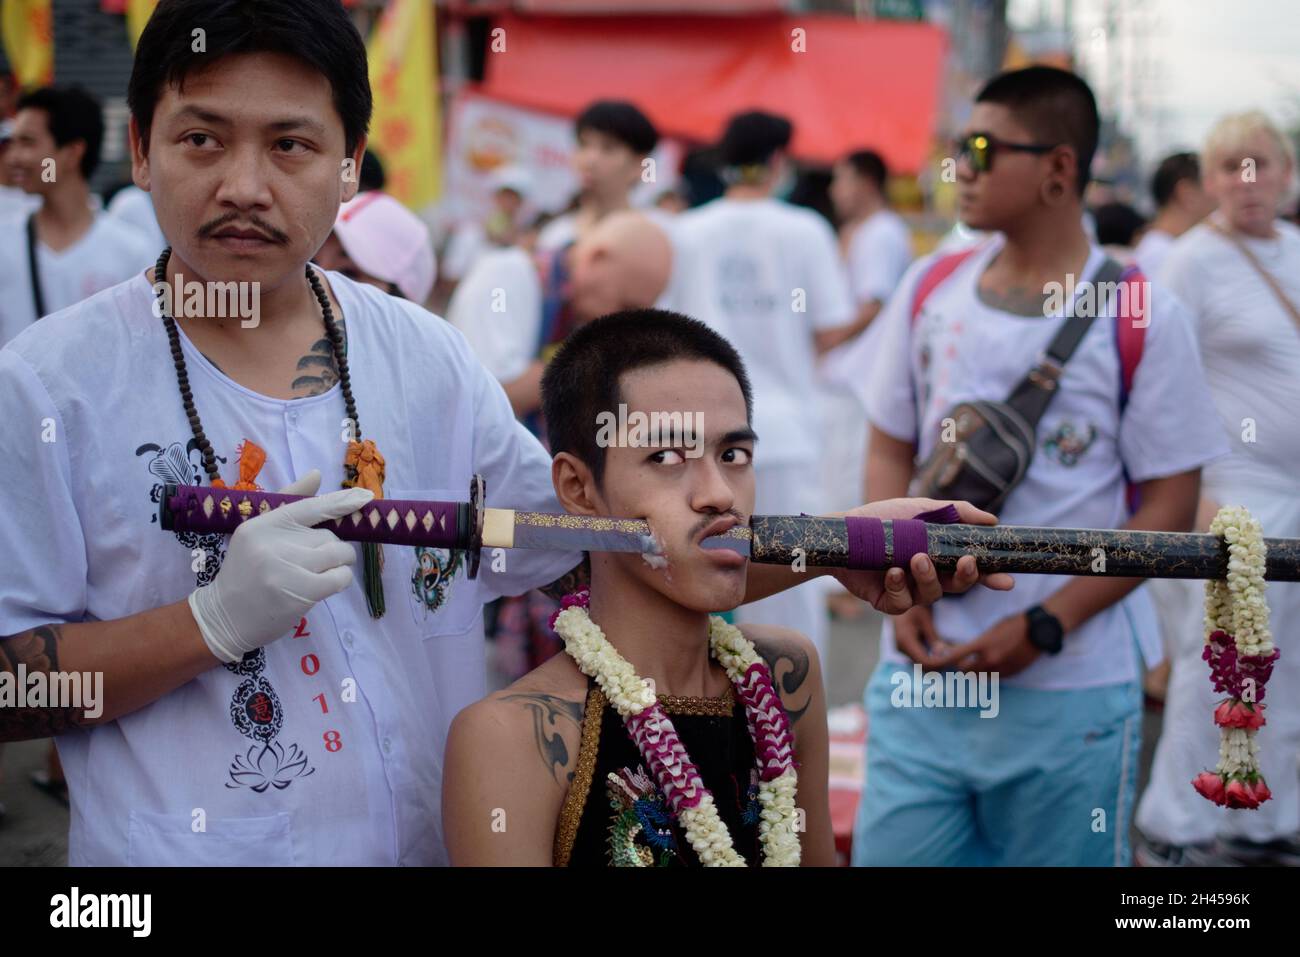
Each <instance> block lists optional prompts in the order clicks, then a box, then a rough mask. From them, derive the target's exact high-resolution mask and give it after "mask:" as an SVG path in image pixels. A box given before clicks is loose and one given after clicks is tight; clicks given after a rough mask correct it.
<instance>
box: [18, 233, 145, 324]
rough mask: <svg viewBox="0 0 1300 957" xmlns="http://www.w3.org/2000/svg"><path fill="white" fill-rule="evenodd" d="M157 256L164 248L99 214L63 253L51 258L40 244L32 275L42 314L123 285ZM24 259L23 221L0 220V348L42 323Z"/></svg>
mask: <svg viewBox="0 0 1300 957" xmlns="http://www.w3.org/2000/svg"><path fill="white" fill-rule="evenodd" d="M161 252H162V247H158V248H153V247H151V246H150V245H149V243H148V240H147V239H146V238H145V237H144V236H142V235H141V234H140V233H139V232H137V231H136V230H135V229H133V228H132V227H130V226H127V225H124V224H123V223H122V222H120V221H119V220H117V219H114V218H112V217H110V216H107V215H105V214H103V213H99V214H96V216H95V219H94V222H93V223H92V224H91V226H90V229H88V230H86V233H85V235H84V236H82V237H81V238H80V239H78V240H77V241H76V242H75V243H73V244H72V245H71V246H69V247H68V248H67V249H64V250H61V251H60V252H54V251H53V250H52V249H50V248H49V247H48V246H46V245H45V243H43V242H40V241H38V242H37V244H36V269H37V272H38V273H39V274H40V278H41V291H42V293H43V294H44V298H45V311H46V314H47V315H48V314H49V313H53V312H58V311H59V310H60V309H64V308H66V307H68V306H71V305H72V304H74V303H77V302H81V300H83V299H86V298H88V297H90V296H93V295H94V294H95V293H97V292H99V291H100V290H101V289H107V288H108V287H109V286H111V285H113V284H114V283H119V282H121V281H122V280H123V279H126V278H127V277H128V276H130V275H131V274H132V273H134V272H136V271H137V270H143V269H144V268H145V267H147V266H148V265H149V264H150V263H151V262H152V261H153V260H155V259H157V258H158V254H159V253H161ZM27 255H28V254H27V215H26V214H22V215H18V216H10V217H8V218H7V219H3V220H0V345H4V343H6V342H8V341H9V340H10V339H12V338H13V337H14V336H16V335H18V333H20V332H22V331H23V330H24V329H26V328H27V327H28V326H30V325H31V324H32V323H34V322H35V321H36V320H37V319H38V318H40V317H39V316H37V315H36V301H35V299H33V298H32V280H31V268H30V266H29V264H28V259H27Z"/></svg>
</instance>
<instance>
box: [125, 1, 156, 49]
mask: <svg viewBox="0 0 1300 957" xmlns="http://www.w3.org/2000/svg"><path fill="white" fill-rule="evenodd" d="M156 6H158V0H126V35H127V36H128V37H130V38H131V49H132V50H134V49H135V45H136V44H137V43H139V42H140V34H142V33H144V25H145V24H146V23H148V22H149V18H150V17H152V16H153V8H154V7H156Z"/></svg>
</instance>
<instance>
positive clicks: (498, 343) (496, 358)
mask: <svg viewBox="0 0 1300 957" xmlns="http://www.w3.org/2000/svg"><path fill="white" fill-rule="evenodd" d="M447 319H448V320H449V321H450V322H451V324H452V325H453V326H455V327H456V328H457V329H459V330H460V331H461V332H462V333H464V335H465V338H466V340H467V341H468V342H469V345H470V348H471V349H473V350H474V354H475V355H476V356H478V360H479V361H480V362H482V363H483V365H484V366H486V367H487V370H488V371H489V372H491V373H492V375H493V376H495V377H496V379H497V381H499V382H510V381H511V380H513V379H517V378H518V377H519V376H520V375H522V374H523V372H524V370H525V369H526V368H528V364H529V363H530V362H531V361H532V360H533V358H534V357H535V356H536V355H537V351H538V346H539V343H538V341H537V340H538V337H539V336H540V334H541V328H542V281H541V277H539V276H538V274H537V267H536V265H534V263H533V259H532V257H531V256H529V255H528V253H527V252H525V251H524V250H523V249H520V248H519V247H518V246H512V247H510V248H508V249H492V250H489V251H488V252H485V253H483V255H482V256H480V257H479V258H478V260H477V261H476V262H475V263H474V266H473V268H472V269H470V271H469V274H468V275H466V276H465V278H464V279H463V280H461V282H460V285H458V286H457V287H456V291H455V292H454V293H453V294H452V297H451V302H449V303H448V304H447Z"/></svg>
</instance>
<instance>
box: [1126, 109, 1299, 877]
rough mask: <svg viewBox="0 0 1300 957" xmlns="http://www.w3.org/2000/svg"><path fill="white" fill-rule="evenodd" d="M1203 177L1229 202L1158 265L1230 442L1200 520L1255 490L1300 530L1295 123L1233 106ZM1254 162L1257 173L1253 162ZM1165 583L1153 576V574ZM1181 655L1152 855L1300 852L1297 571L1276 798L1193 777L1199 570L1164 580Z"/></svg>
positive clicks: (1216, 133)
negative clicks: (1250, 798) (1286, 125)
mask: <svg viewBox="0 0 1300 957" xmlns="http://www.w3.org/2000/svg"><path fill="white" fill-rule="evenodd" d="M1202 156H1203V169H1202V177H1203V179H1204V181H1205V185H1206V189H1207V190H1208V192H1209V194H1210V196H1211V197H1212V198H1213V199H1214V200H1217V201H1218V204H1219V208H1218V211H1217V212H1215V213H1213V214H1212V215H1211V216H1210V217H1209V219H1207V220H1206V221H1204V222H1202V223H1201V224H1200V225H1197V226H1194V227H1192V228H1191V229H1189V230H1188V231H1187V232H1186V233H1185V234H1184V235H1183V236H1182V237H1181V238H1179V239H1178V240H1177V241H1175V242H1174V244H1173V247H1172V248H1171V249H1170V251H1169V255H1168V257H1167V258H1166V260H1165V263H1164V269H1163V271H1162V273H1161V278H1162V280H1163V281H1164V282H1165V283H1167V284H1168V286H1169V288H1170V289H1171V290H1173V292H1174V293H1175V294H1176V295H1177V296H1178V297H1179V298H1180V299H1181V300H1182V301H1183V302H1184V303H1185V304H1186V305H1187V307H1188V309H1189V310H1190V312H1191V315H1192V319H1193V321H1194V326H1195V329H1196V333H1197V336H1198V338H1199V341H1200V350H1201V360H1202V362H1203V363H1204V366H1205V374H1206V379H1207V381H1208V382H1209V386H1210V391H1211V393H1212V395H1213V397H1214V401H1215V405H1216V406H1217V408H1218V418H1219V419H1220V421H1221V422H1222V424H1223V428H1224V430H1225V432H1226V433H1227V435H1228V436H1229V437H1230V440H1231V449H1232V450H1231V453H1230V454H1229V455H1228V456H1227V457H1225V458H1223V459H1221V460H1219V461H1217V462H1214V463H1212V464H1210V465H1209V466H1207V467H1206V469H1205V473H1204V486H1203V489H1202V493H1201V494H1202V496H1203V502H1202V507H1201V509H1200V514H1199V519H1198V522H1199V530H1201V531H1206V530H1207V529H1208V527H1209V522H1210V519H1211V518H1212V517H1213V516H1214V513H1215V512H1216V511H1218V508H1219V506H1220V505H1244V506H1245V507H1246V508H1248V509H1249V510H1250V512H1251V514H1252V515H1254V516H1255V517H1256V518H1257V519H1259V521H1260V524H1261V525H1262V526H1263V528H1264V534H1265V535H1268V536H1270V537H1274V536H1276V537H1283V538H1286V537H1295V536H1300V501H1297V498H1296V475H1297V474H1300V430H1297V429H1296V426H1295V421H1294V415H1295V410H1296V409H1297V408H1300V230H1297V229H1296V227H1295V226H1293V225H1292V224H1290V223H1288V222H1285V221H1283V220H1280V219H1278V218H1276V217H1277V214H1278V211H1279V210H1280V209H1281V208H1282V205H1283V203H1284V202H1285V200H1286V197H1287V195H1288V193H1289V190H1290V187H1291V185H1292V183H1293V182H1294V176H1295V159H1294V156H1293V153H1292V148H1291V143H1290V140H1289V138H1288V137H1287V136H1286V135H1285V134H1283V133H1282V132H1281V131H1280V130H1278V129H1277V127H1276V126H1274V125H1273V124H1272V123H1271V122H1270V121H1269V120H1268V118H1267V117H1265V116H1264V115H1263V114H1261V113H1245V114H1239V115H1234V116H1229V117H1227V118H1225V119H1223V120H1221V121H1220V122H1219V123H1218V124H1217V125H1216V126H1215V127H1214V128H1213V130H1211V132H1210V134H1209V136H1208V138H1207V140H1206V144H1205V149H1204V152H1203V154H1202ZM1246 170H1249V171H1250V175H1243V173H1244V171H1246ZM1153 584H1156V583H1153ZM1159 584H1161V585H1162V586H1165V587H1166V589H1167V590H1168V591H1169V592H1172V593H1173V595H1174V597H1171V598H1170V599H1169V600H1168V601H1167V602H1166V603H1164V604H1165V606H1166V608H1167V609H1168V614H1169V617H1168V625H1169V630H1170V633H1171V635H1172V637H1173V646H1172V658H1173V669H1172V674H1171V675H1170V679H1169V690H1168V695H1167V697H1166V700H1165V711H1164V727H1163V731H1162V733H1161V736H1160V743H1159V745H1158V746H1157V748H1156V754H1155V761H1154V763H1153V765H1152V768H1151V781H1150V784H1149V785H1148V787H1147V790H1146V792H1145V793H1144V794H1143V796H1142V800H1141V803H1140V804H1139V805H1138V813H1137V825H1138V827H1139V828H1140V829H1141V831H1142V834H1143V835H1144V837H1145V838H1146V840H1147V843H1146V845H1145V846H1143V847H1140V848H1139V851H1138V860H1139V861H1140V862H1142V863H1146V864H1207V863H1214V864H1223V863H1251V864H1255V863H1275V864H1286V865H1290V866H1300V839H1298V838H1297V832H1300V781H1297V774H1298V773H1300V769H1298V768H1297V764H1296V762H1297V755H1300V643H1297V641H1296V640H1295V639H1296V628H1297V627H1300V585H1296V584H1291V583H1286V582H1272V583H1270V584H1269V586H1268V590H1267V592H1266V594H1265V597H1266V598H1267V599H1268V604H1269V615H1270V627H1271V630H1272V632H1273V636H1274V640H1275V641H1276V642H1277V646H1278V649H1279V651H1280V652H1281V655H1280V657H1279V658H1278V660H1277V664H1276V665H1275V667H1274V670H1273V676H1272V679H1271V680H1270V681H1269V684H1268V695H1267V698H1266V699H1265V701H1264V704H1265V707H1266V709H1267V721H1268V723H1267V724H1266V725H1265V726H1264V729H1263V731H1262V732H1261V735H1260V743H1261V745H1262V750H1263V756H1262V769H1263V771H1264V776H1265V777H1266V779H1267V780H1268V783H1269V787H1270V788H1271V789H1272V791H1273V799H1272V800H1270V801H1266V802H1265V803H1264V804H1262V805H1260V807H1259V808H1258V809H1256V810H1252V811H1248V812H1246V811H1231V810H1227V809H1225V808H1220V807H1216V806H1215V805H1213V804H1211V803H1210V802H1209V801H1207V800H1205V799H1204V798H1203V797H1201V796H1200V795H1199V794H1197V793H1196V792H1195V791H1194V790H1193V789H1192V786H1191V783H1190V782H1191V780H1192V778H1193V777H1195V776H1196V775H1197V774H1198V773H1200V772H1201V771H1205V770H1212V769H1213V768H1214V767H1215V765H1216V763H1217V762H1218V745H1219V732H1218V728H1217V727H1215V724H1214V722H1213V720H1212V718H1211V712H1212V710H1213V708H1214V706H1215V705H1216V704H1217V702H1218V701H1219V700H1220V698H1221V697H1222V696H1221V695H1218V694H1215V693H1214V690H1213V687H1212V686H1211V684H1210V680H1209V670H1208V668H1207V667H1206V665H1205V662H1204V661H1202V660H1201V649H1202V648H1203V646H1204V640H1205V633H1204V625H1203V623H1202V617H1203V614H1204V612H1203V606H1204V597H1203V595H1204V588H1203V583H1201V582H1175V581H1170V582H1161V583H1159Z"/></svg>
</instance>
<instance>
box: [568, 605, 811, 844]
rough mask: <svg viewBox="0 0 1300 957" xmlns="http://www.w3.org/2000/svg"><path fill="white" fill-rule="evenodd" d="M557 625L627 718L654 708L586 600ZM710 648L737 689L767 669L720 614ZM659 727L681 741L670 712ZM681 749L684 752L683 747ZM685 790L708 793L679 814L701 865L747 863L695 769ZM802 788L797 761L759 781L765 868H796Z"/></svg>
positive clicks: (650, 692) (752, 723)
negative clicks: (752, 673) (753, 671)
mask: <svg viewBox="0 0 1300 957" xmlns="http://www.w3.org/2000/svg"><path fill="white" fill-rule="evenodd" d="M554 628H555V631H556V633H557V634H558V635H559V636H560V637H561V638H563V639H564V647H565V650H566V651H567V652H568V653H569V654H570V655H571V656H572V657H573V660H574V661H575V662H577V665H578V668H579V669H580V670H581V671H582V673H583V674H585V675H587V676H588V677H591V678H594V679H595V680H596V683H597V684H598V685H599V686H600V690H601V691H602V692H604V695H605V697H606V698H607V699H609V701H610V703H611V704H612V705H613V706H614V708H615V710H617V711H618V713H619V714H620V715H621V716H622V717H623V718H624V719H625V720H626V719H627V718H629V717H633V716H636V715H639V714H641V712H643V711H645V710H647V709H650V708H654V707H655V706H656V704H657V703H658V701H657V699H656V697H655V693H654V691H653V690H652V689H651V687H650V685H649V683H648V682H647V681H646V680H645V679H643V678H641V677H640V676H639V675H638V674H637V673H636V670H635V669H634V668H633V667H632V665H631V664H630V663H629V662H628V661H627V659H626V658H624V657H623V656H622V655H620V654H619V653H618V651H617V649H615V648H614V646H613V645H612V644H610V642H609V639H607V638H606V637H605V633H604V631H602V630H601V627H600V626H599V625H597V624H596V623H595V622H594V621H592V620H591V616H590V615H588V614H587V610H586V609H585V608H583V607H582V606H581V605H571V606H570V607H567V608H565V609H564V610H563V611H561V612H560V613H559V614H558V615H557V616H556V618H555V624H554ZM709 646H710V649H711V650H712V652H713V656H714V657H715V658H716V659H717V660H718V662H719V663H720V664H721V665H722V666H723V668H725V669H726V672H727V677H728V678H730V679H731V681H732V683H733V684H734V685H736V686H737V687H738V688H740V687H741V686H742V685H743V682H744V680H745V675H746V672H748V670H749V669H750V667H751V666H753V665H754V664H759V665H761V666H762V667H763V668H764V669H766V665H764V664H763V660H762V658H761V657H760V656H759V655H758V653H757V652H756V651H755V650H754V646H753V644H752V643H751V642H750V641H748V640H747V639H746V638H745V636H744V635H743V634H741V632H740V629H739V628H736V627H735V626H733V625H729V624H727V623H726V622H725V621H723V620H722V619H721V618H718V617H716V616H713V617H711V618H710V620H709ZM746 711H747V715H748V716H749V719H750V733H751V735H753V734H754V726H755V716H754V715H753V714H752V713H749V708H748V704H747V705H746ZM782 717H784V716H782ZM655 731H656V735H655V738H656V740H657V739H658V737H659V736H661V735H663V736H669V737H671V738H672V739H674V740H675V739H676V731H675V729H674V728H673V727H672V722H671V721H670V720H669V719H668V718H667V716H666V715H662V716H660V718H659V720H658V722H657V725H656V728H655ZM634 737H635V736H634ZM754 744H755V748H756V749H757V748H758V746H759V744H760V742H759V741H757V740H756V741H755V742H754ZM638 746H640V742H639V741H638ZM678 749H679V750H680V745H679V746H678ZM681 757H682V758H684V759H685V760H684V761H683V762H681V763H685V764H688V765H689V758H686V755H685V751H684V750H682V751H681ZM691 767H692V768H693V766H691ZM685 789H686V790H689V791H691V793H694V792H695V791H700V792H703V797H702V798H700V800H699V803H698V804H696V805H695V806H694V807H687V808H683V809H682V810H681V812H680V813H679V814H678V820H679V821H680V822H681V824H682V827H683V829H684V830H685V832H686V839H687V841H689V842H690V845H691V847H692V848H693V849H694V850H695V853H696V855H697V856H698V857H699V859H700V861H701V863H703V864H704V865H705V866H706V867H744V866H745V861H744V859H743V858H742V857H741V856H740V855H739V854H737V853H736V851H735V848H734V847H733V846H732V842H731V834H730V833H729V832H728V831H727V826H726V825H725V824H724V823H723V822H722V819H721V818H720V817H719V816H718V811H717V808H716V807H715V806H714V802H713V795H711V794H710V793H709V792H708V789H707V788H705V787H704V783H703V782H702V781H700V780H699V776H698V774H692V775H691V777H690V779H688V780H687V781H686V784H685ZM797 790H798V774H797V772H796V771H795V769H794V766H793V763H792V762H791V763H790V764H789V766H788V767H786V769H785V770H784V771H783V772H782V773H781V774H780V775H778V776H777V777H776V778H774V779H773V780H771V781H766V780H765V781H762V782H761V783H760V784H759V788H758V801H759V804H760V806H761V808H762V810H761V812H760V814H761V816H760V822H759V837H760V841H761V843H762V847H763V866H764V867H798V866H799V859H800V844H799V835H798V833H797V831H796V829H795V821H796V818H797V815H798V810H797V808H796V807H795V795H796V793H797Z"/></svg>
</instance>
